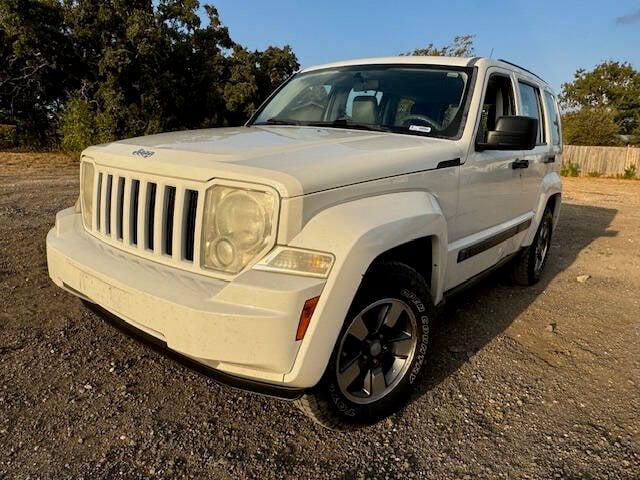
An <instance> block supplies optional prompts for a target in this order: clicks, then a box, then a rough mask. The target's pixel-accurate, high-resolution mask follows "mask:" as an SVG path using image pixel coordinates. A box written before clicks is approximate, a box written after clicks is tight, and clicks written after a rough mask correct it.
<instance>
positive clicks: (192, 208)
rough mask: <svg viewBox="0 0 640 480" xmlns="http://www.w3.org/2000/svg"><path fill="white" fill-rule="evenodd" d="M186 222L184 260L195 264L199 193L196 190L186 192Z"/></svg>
mask: <svg viewBox="0 0 640 480" xmlns="http://www.w3.org/2000/svg"><path fill="white" fill-rule="evenodd" d="M186 197H187V198H186V201H185V203H186V205H185V212H186V220H185V222H184V226H185V228H184V258H185V260H188V261H189V262H193V247H194V244H195V238H196V213H197V211H198V192H197V191H196V190H187V191H186Z"/></svg>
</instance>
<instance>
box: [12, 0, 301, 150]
mask: <svg viewBox="0 0 640 480" xmlns="http://www.w3.org/2000/svg"><path fill="white" fill-rule="evenodd" d="M199 10H200V4H199V2H198V1H197V0H160V1H152V0H131V1H127V2H121V1H114V2H104V1H102V0H73V1H72V0H0V54H1V55H2V57H1V58H0V123H6V124H13V125H16V127H17V131H18V136H19V137H20V140H19V141H21V142H23V143H30V144H35V145H42V144H44V143H46V142H47V139H50V138H56V136H57V134H59V135H60V137H61V138H62V146H63V147H64V148H65V149H68V150H73V151H77V150H80V149H82V148H83V147H85V146H86V145H88V144H90V143H95V142H108V141H112V140H114V139H117V138H123V137H132V136H137V135H146V134H151V133H156V132H160V131H167V130H178V129H188V128H199V127H210V126H224V125H238V124H241V123H242V122H243V121H244V120H246V118H247V117H248V115H249V114H250V113H251V112H252V111H253V110H254V109H255V108H256V107H257V106H258V105H259V104H260V103H261V102H262V101H263V100H264V99H265V98H266V97H267V96H268V95H269V93H271V91H272V90H273V89H274V88H275V87H276V86H277V85H278V84H279V83H281V82H282V81H283V80H284V79H286V78H287V77H288V76H289V75H291V74H292V73H293V72H294V71H295V70H296V69H297V68H298V61H297V58H296V56H295V54H294V53H293V51H292V50H291V48H289V47H288V46H286V47H284V48H277V47H269V48H267V49H266V50H264V51H248V50H247V49H245V48H243V47H242V46H240V45H238V44H237V43H235V42H234V41H233V40H232V39H231V37H230V35H229V31H228V29H227V28H226V27H224V26H223V25H222V23H221V22H220V19H219V16H218V12H217V10H216V9H215V8H214V7H213V6H212V5H204V13H205V19H204V20H201V17H200V16H199V15H198V12H199Z"/></svg>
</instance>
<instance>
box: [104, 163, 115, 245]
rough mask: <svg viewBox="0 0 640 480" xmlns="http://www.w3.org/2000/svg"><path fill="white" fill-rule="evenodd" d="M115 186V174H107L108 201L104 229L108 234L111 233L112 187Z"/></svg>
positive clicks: (105, 208)
mask: <svg viewBox="0 0 640 480" xmlns="http://www.w3.org/2000/svg"><path fill="white" fill-rule="evenodd" d="M112 187H113V175H107V187H106V196H105V199H106V202H105V205H104V210H105V219H104V231H105V233H106V234H107V235H111V188H112Z"/></svg>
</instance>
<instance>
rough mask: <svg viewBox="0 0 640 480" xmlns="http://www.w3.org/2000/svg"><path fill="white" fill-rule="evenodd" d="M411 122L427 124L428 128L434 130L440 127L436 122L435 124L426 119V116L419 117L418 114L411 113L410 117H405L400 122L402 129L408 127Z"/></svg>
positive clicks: (431, 120) (433, 121)
mask: <svg viewBox="0 0 640 480" xmlns="http://www.w3.org/2000/svg"><path fill="white" fill-rule="evenodd" d="M411 120H417V121H419V122H425V123H428V124H429V126H431V127H433V128H435V129H439V128H440V126H439V125H438V122H436V121H435V120H433V119H431V118H429V117H427V116H426V115H421V114H419V113H412V114H411V115H408V116H407V117H405V119H404V120H403V121H402V126H403V127H408V126H409V124H410V123H411Z"/></svg>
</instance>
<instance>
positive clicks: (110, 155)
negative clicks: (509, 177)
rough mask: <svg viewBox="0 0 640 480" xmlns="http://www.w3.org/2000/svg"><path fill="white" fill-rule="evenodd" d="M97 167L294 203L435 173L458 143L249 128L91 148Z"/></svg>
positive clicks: (397, 136)
mask: <svg viewBox="0 0 640 480" xmlns="http://www.w3.org/2000/svg"><path fill="white" fill-rule="evenodd" d="M84 155H86V156H88V157H91V158H93V159H94V160H95V161H96V162H97V163H99V164H105V165H108V166H113V167H116V168H124V169H128V170H134V171H140V172H146V173H155V174H158V175H163V176H169V177H177V178H184V179H190V180H198V181H207V180H210V179H212V178H225V179H233V180H239V181H251V182H254V183H262V184H268V185H271V186H273V187H275V188H276V189H277V190H278V191H279V192H280V194H281V195H282V196H283V197H294V196H299V195H304V194H309V193H314V192H318V191H322V190H329V189H333V188H338V187H341V186H345V185H351V184H355V183H362V182H367V181H370V180H376V179H379V178H384V177H390V176H395V175H402V174H405V173H411V172H416V171H422V170H429V169H432V168H435V167H436V166H437V164H438V163H439V162H441V161H444V160H450V159H452V158H458V157H460V156H461V152H460V150H459V148H458V147H457V145H456V142H453V141H449V140H441V139H435V138H427V137H419V136H413V135H400V134H393V133H385V132H368V131H360V130H347V129H339V128H318V127H298V126H267V127H263V126H251V127H239V128H216V129H206V130H192V131H184V132H171V133H163V134H158V135H150V136H146V137H138V138H132V139H128V140H122V141H118V142H113V143H109V144H104V145H98V146H95V147H91V148H89V149H87V150H86V151H85V152H84Z"/></svg>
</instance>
